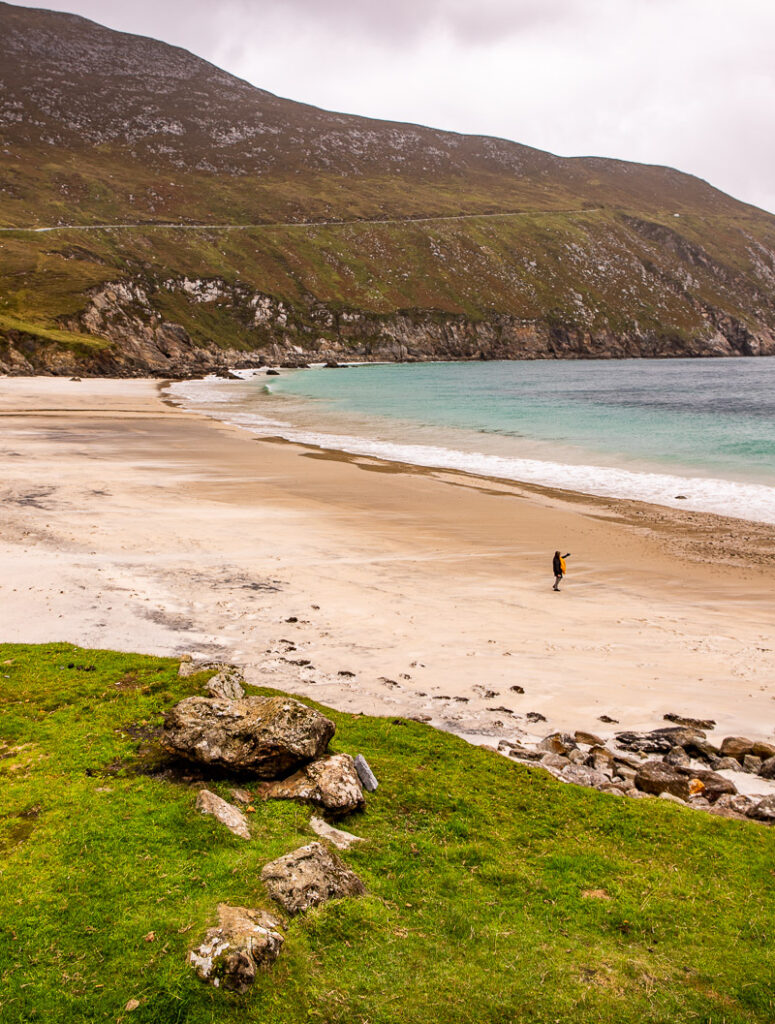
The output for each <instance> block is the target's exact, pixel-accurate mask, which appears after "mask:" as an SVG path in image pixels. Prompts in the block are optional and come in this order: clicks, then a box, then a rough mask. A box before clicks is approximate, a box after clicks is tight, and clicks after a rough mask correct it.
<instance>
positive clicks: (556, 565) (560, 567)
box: [552, 551, 570, 590]
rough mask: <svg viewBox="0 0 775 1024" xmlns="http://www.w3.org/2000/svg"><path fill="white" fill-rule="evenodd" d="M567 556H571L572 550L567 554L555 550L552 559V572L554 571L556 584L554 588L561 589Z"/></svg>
mask: <svg viewBox="0 0 775 1024" xmlns="http://www.w3.org/2000/svg"><path fill="white" fill-rule="evenodd" d="M566 558H570V551H569V552H568V554H567V555H561V554H560V552H559V551H555V553H554V558H553V559H552V572H553V573H554V586H553V587H552V590H559V589H560V583H561V581H562V578H563V576H564V575H565V559H566Z"/></svg>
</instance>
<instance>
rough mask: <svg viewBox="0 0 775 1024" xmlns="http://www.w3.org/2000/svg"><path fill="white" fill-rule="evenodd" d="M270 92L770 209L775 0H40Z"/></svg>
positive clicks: (774, 158) (774, 198)
mask: <svg viewBox="0 0 775 1024" xmlns="http://www.w3.org/2000/svg"><path fill="white" fill-rule="evenodd" d="M20 6H27V7H38V6H46V7H48V8H50V9H54V10H60V11H70V12H72V13H74V14H82V15H84V16H86V17H89V18H92V19H94V20H95V21H99V22H101V23H102V24H104V25H108V26H110V27H111V28H117V29H121V30H123V31H126V32H136V33H139V34H141V35H150V36H155V37H156V38H158V39H163V40H164V41H165V42H169V43H174V44H176V45H178V46H183V47H185V48H186V49H189V50H192V51H193V52H194V53H196V54H198V55H200V56H202V57H205V58H206V59H208V60H210V61H212V62H213V63H214V64H218V65H219V66H220V67H222V68H225V69H226V70H227V71H230V72H232V73H233V74H235V75H238V76H240V77H241V78H246V79H247V80H248V81H250V82H252V83H253V84H254V85H258V86H260V87H261V88H264V89H269V90H270V91H271V92H274V93H277V94H279V95H281V96H287V97H290V98H291V99H295V100H303V101H304V102H307V103H314V104H315V105H317V106H321V107H326V108H328V109H331V110H340V111H345V112H347V113H355V114H365V115H370V116H372V117H380V118H388V119H391V120H398V121H414V122H419V123H421V124H427V125H432V126H433V127H437V128H447V129H452V130H455V131H461V132H472V133H476V134H487V135H497V136H501V137H504V138H509V139H514V140H516V141H518V142H523V143H526V144H527V145H531V146H536V147H538V148H539V149H547V150H550V151H551V152H553V153H559V154H562V155H563V156H586V155H590V154H594V155H599V156H612V157H621V158H623V159H626V160H640V161H643V162H646V163H660V164H670V165H671V166H674V167H678V168H680V169H681V170H684V171H690V172H691V173H693V174H697V175H699V176H700V177H702V178H706V179H707V180H708V181H710V182H711V183H712V184H714V185H716V186H718V187H719V188H722V189H724V190H725V191H727V192H730V193H731V194H732V195H734V196H736V197H738V198H740V199H745V200H747V201H748V202H752V203H755V204H757V205H758V206H762V207H764V208H766V209H769V210H771V211H773V212H775V130H774V129H775V124H774V122H775V116H774V115H775V56H774V54H775V0H223V2H219V0H131V2H129V3H128V2H127V0H61V2H60V0H48V3H45V4H40V3H25V4H21V5H20Z"/></svg>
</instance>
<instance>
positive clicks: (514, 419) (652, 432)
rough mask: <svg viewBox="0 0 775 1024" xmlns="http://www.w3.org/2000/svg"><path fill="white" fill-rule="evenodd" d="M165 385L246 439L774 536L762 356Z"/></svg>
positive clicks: (768, 375) (772, 436) (774, 470)
mask: <svg viewBox="0 0 775 1024" xmlns="http://www.w3.org/2000/svg"><path fill="white" fill-rule="evenodd" d="M242 376H243V378H244V379H242V380H240V381H224V380H220V379H216V378H208V379H207V380H203V381H187V382H183V383H179V384H175V385H173V394H175V395H176V396H177V397H178V399H179V400H182V401H183V403H184V404H185V405H186V406H187V407H189V408H192V409H196V410H198V411H200V412H202V413H204V414H206V415H210V416H214V417H216V418H219V419H223V420H226V421H228V422H231V423H234V424H236V425H238V426H240V427H243V428H244V429H247V430H251V431H253V432H254V433H255V434H256V435H258V436H274V437H277V436H279V437H284V438H286V439H288V440H291V441H297V442H301V443H304V444H309V445H317V446H320V447H323V448H329V449H337V450H342V451H347V452H352V453H355V454H361V455H370V456H375V457H378V458H381V459H387V460H390V461H398V462H406V463H412V464H415V465H423V466H433V467H443V468H449V469H456V470H463V471H466V472H469V473H475V474H480V475H485V476H495V477H501V478H504V479H508V480H519V481H524V482H528V483H534V484H541V485H545V486H550V487H561V488H566V489H569V490H574V491H580V492H582V493H586V494H595V495H603V496H607V497H618V498H634V499H638V500H642V501H647V502H653V503H656V504H660V505H667V506H670V507H674V508H684V509H692V510H696V511H702V512H716V513H720V514H722V515H729V516H735V517H739V518H743V519H751V520H756V521H760V522H768V523H775V359H770V360H768V359H714V360H686V359H680V360H679V359H676V360H673V359H670V360H667V359H665V360H663V359H660V360H616V361H601V360H578V361H576V360H574V361H502V362H501V361H497V362H475V363H470V362H469V363H414V364H389V365H385V364H369V365H361V366H352V367H348V368H343V369H326V368H322V367H316V368H312V369H308V370H284V371H282V372H281V375H280V376H279V377H267V376H266V375H265V374H264V373H257V374H254V373H253V372H252V371H244V372H243V373H242Z"/></svg>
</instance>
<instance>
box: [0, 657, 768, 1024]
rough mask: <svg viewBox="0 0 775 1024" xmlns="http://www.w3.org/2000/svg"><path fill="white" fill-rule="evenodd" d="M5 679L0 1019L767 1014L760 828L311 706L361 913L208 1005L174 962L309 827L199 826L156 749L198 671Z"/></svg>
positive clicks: (77, 666) (33, 665) (110, 664)
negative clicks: (336, 776)
mask: <svg viewBox="0 0 775 1024" xmlns="http://www.w3.org/2000/svg"><path fill="white" fill-rule="evenodd" d="M0 668H2V679H0V683H1V684H2V685H0V710H1V711H2V715H1V716H0V782H1V783H2V785H1V787H0V793H2V796H0V849H2V853H3V856H2V860H1V861H0V908H1V910H2V913H1V914H0V936H1V937H2V942H0V977H2V981H3V985H2V990H1V991H0V1017H1V1018H2V1020H3V1022H4V1024H21V1022H25V1024H27V1022H31V1021H46V1022H50V1024H65V1022H67V1024H69V1022H73V1024H74V1022H76V1021H78V1022H81V1021H85V1020H95V1021H96V1020H111V1021H115V1020H124V1021H141V1022H142V1021H144V1022H154V1024H172V1022H184V1021H185V1022H188V1024H195V1022H215V1021H218V1022H224V1024H228V1022H231V1021H234V1022H237V1021H240V1022H242V1021H255V1022H261V1024H281V1022H287V1024H298V1022H299V1021H320V1022H326V1024H337V1022H341V1024H352V1022H361V1024H366V1022H373V1024H376V1022H379V1024H390V1022H399V1021H401V1022H403V1021H407V1020H410V1021H412V1022H413V1024H496V1022H497V1024H506V1022H509V1024H522V1022H524V1024H528V1022H535V1024H539V1022H540V1024H543V1022H546V1021H556V1020H563V1021H565V1020H576V1019H578V1020H583V1021H595V1022H599V1024H614V1022H615V1024H657V1022H660V1024H661V1022H667V1021H670V1022H671V1024H682V1022H690V1021H707V1022H713V1024H716V1022H718V1024H721V1022H722V1021H723V1022H725V1024H753V1022H761V1024H765V1022H769V1021H771V1020H772V1019H773V1015H774V1014H775V994H774V993H773V987H772V977H773V970H774V969H775V962H774V959H773V958H774V954H773V950H774V949H775V943H773V935H772V926H773V921H772V913H771V907H772V901H773V897H775V892H774V891H773V889H774V883H773V873H772V861H773V852H774V851H773V844H774V843H775V832H773V830H772V829H769V828H767V827H765V826H762V825H758V824H752V823H746V822H740V821H730V820H726V819H721V818H715V817H713V816H710V815H707V814H702V813H697V812H696V811H693V810H691V809H688V808H682V807H677V806H675V805H673V804H670V803H667V802H665V801H662V800H655V799H651V800H649V799H644V800H627V799H624V798H615V797H612V796H608V795H605V794H601V793H597V792H595V791H593V790H587V789H582V788H579V787H575V786H567V785H563V784H562V783H560V782H557V781H556V780H554V779H553V778H551V777H550V776H549V775H548V774H546V773H545V772H543V771H542V770H540V769H531V768H528V767H524V766H521V765H517V764H514V763H512V762H510V761H508V760H507V759H506V758H504V757H502V756H501V755H499V754H496V753H493V752H490V751H487V750H483V749H478V748H473V747H470V746H469V745H467V744H466V743H464V741H462V740H460V739H458V738H456V737H454V736H451V735H448V734H443V733H439V732H436V731H435V730H433V729H431V728H430V727H428V726H425V725H420V724H418V723H415V722H408V721H405V720H402V719H395V720H393V719H379V718H369V717H364V716H351V715H348V714H338V713H336V712H331V711H329V710H327V709H326V712H325V713H326V714H327V715H330V717H331V718H333V719H334V720H335V722H336V725H337V733H336V736H335V738H334V740H333V744H332V749H334V750H336V751H347V752H351V753H353V754H355V753H357V752H362V753H364V754H365V755H366V757H367V758H368V760H369V762H370V764H371V765H372V767H373V768H374V770H375V772H376V774H377V776H378V778H379V780H380V786H379V789H378V790H377V792H376V793H373V794H370V795H369V796H368V801H367V807H366V810H365V811H364V812H363V813H356V814H352V815H350V816H349V817H348V818H346V819H345V820H344V821H343V822H342V827H344V828H347V829H348V830H350V831H352V832H354V833H355V834H356V835H359V836H361V837H363V838H364V839H365V840H366V842H365V843H363V844H362V845H361V846H359V847H357V848H353V849H351V850H348V851H347V852H346V853H345V854H343V857H344V859H345V860H346V862H347V863H348V865H349V866H350V867H351V868H352V869H353V870H354V871H356V872H357V873H358V875H359V876H360V877H361V878H362V879H363V880H364V882H365V883H366V886H367V890H368V891H367V895H366V896H365V897H362V898H359V899H354V900H346V901H334V902H331V903H328V904H325V905H323V906H320V907H318V908H316V909H314V910H311V911H309V912H307V913H306V914H304V915H302V916H300V917H297V918H293V919H292V920H291V921H290V923H289V925H288V929H287V932H286V942H285V946H284V948H283V951H282V953H281V955H280V958H279V960H278V961H277V963H276V964H275V965H274V967H273V968H272V969H271V972H270V973H267V974H264V975H261V976H259V978H258V980H257V982H256V984H255V986H254V988H253V990H252V991H251V992H250V993H249V994H248V995H245V996H235V995H231V994H229V993H225V992H220V991H217V990H214V989H212V988H210V987H208V986H206V985H204V984H203V983H202V982H200V981H199V980H198V979H197V978H196V976H195V974H194V973H193V971H192V970H191V968H190V967H189V966H188V965H187V964H186V962H185V954H186V951H187V950H188V949H189V948H191V947H192V946H194V945H197V944H198V943H199V942H200V941H201V938H202V936H203V934H204V930H205V929H206V927H207V926H208V925H209V924H212V922H213V920H214V919H215V909H216V905H217V903H218V902H221V901H226V902H231V903H234V904H237V905H241V906H252V907H262V906H263V907H267V908H269V907H270V906H271V903H270V901H269V899H268V896H267V893H266V892H265V891H264V889H263V885H262V883H261V880H260V870H261V867H262V865H263V864H265V863H266V862H267V861H269V860H271V859H273V858H274V857H276V856H278V855H281V854H283V853H286V852H288V851H290V850H292V849H294V848H296V847H297V846H299V845H302V844H304V843H307V842H310V841H311V840H312V839H314V834H313V833H312V832H311V830H310V828H309V824H308V821H309V815H310V810H309V808H306V807H304V806H300V805H297V804H291V803H286V802H282V801H268V802H266V803H262V802H261V801H260V800H259V799H256V800H255V805H254V806H255V813H253V814H251V815H250V823H251V831H252V833H253V836H254V838H253V840H252V841H250V842H249V843H248V842H245V841H244V840H242V839H239V838H236V837H234V836H233V835H231V833H229V832H228V831H227V830H226V829H225V828H224V827H223V826H221V825H219V824H218V823H217V822H215V821H214V819H212V818H204V817H203V816H202V815H200V814H199V813H198V812H197V811H196V810H195V806H194V805H195V799H196V792H197V784H196V780H191V779H188V778H187V776H186V773H185V772H182V773H181V772H180V771H175V770H172V769H171V767H170V765H169V764H168V763H167V762H166V761H165V759H164V755H162V754H161V752H160V751H159V750H158V749H157V747H156V746H155V743H156V741H155V736H156V734H157V730H158V726H159V725H160V723H161V716H162V713H163V712H164V711H165V710H166V709H168V708H169V707H170V706H171V705H172V704H173V703H174V702H175V701H177V700H179V699H181V698H182V697H185V696H187V695H189V694H190V693H192V692H199V691H200V690H201V686H202V684H203V682H204V680H205V679H206V678H207V675H206V674H201V673H200V674H199V675H195V676H192V677H189V678H188V679H180V678H178V675H177V668H178V663H177V662H174V661H171V660H165V659H159V658H147V657H141V656H138V655H131V654H118V653H113V652H107V651H86V650H80V649H78V648H75V647H72V646H70V645H68V644H51V645H47V646H44V647H23V646H18V645H4V646H0ZM262 692H271V691H262ZM241 784H243V785H246V786H247V788H248V789H249V790H252V789H253V788H254V787H253V786H252V785H251V783H250V782H249V781H245V780H243V782H242V783H241ZM233 785H234V782H233V781H231V780H229V779H228V778H223V779H221V780H217V779H216V780H211V781H210V782H208V786H210V787H211V788H212V789H215V790H217V791H218V792H220V793H221V794H222V795H223V796H224V797H227V798H229V797H230V787H231V786H233ZM275 912H276V909H275ZM130 1001H136V1002H137V1004H138V1005H137V1006H136V1007H135V1008H134V1009H130V1010H128V1011H127V1010H126V1009H125V1007H126V1005H127V1004H128V1003H130Z"/></svg>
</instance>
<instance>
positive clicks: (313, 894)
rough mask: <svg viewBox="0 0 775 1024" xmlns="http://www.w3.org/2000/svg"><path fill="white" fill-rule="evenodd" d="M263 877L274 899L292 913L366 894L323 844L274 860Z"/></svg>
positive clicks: (316, 844)
mask: <svg viewBox="0 0 775 1024" xmlns="http://www.w3.org/2000/svg"><path fill="white" fill-rule="evenodd" d="M261 878H262V880H263V882H264V884H265V885H266V887H267V889H268V891H269V895H270V896H271V897H272V899H274V900H276V901H277V902H278V903H279V904H280V905H281V906H282V907H283V909H284V910H285V911H287V913H289V914H299V913H301V912H302V911H303V910H307V909H309V907H314V906H317V905H318V904H319V903H325V902H326V901H327V900H332V899H341V898H342V897H345V896H361V895H362V894H363V893H364V892H365V891H366V888H365V886H364V884H363V882H362V881H361V880H360V878H358V876H357V875H356V874H355V873H354V872H352V871H350V869H349V868H348V867H347V865H346V864H344V863H343V862H342V861H341V860H340V859H339V857H337V856H336V854H335V853H332V852H331V850H329V849H327V847H325V846H323V844H322V843H309V845H308V846H302V847H300V848H299V849H298V850H293V852H292V853H287V854H286V855H285V856H284V857H278V859H277V860H273V861H271V863H269V864H266V865H265V866H264V869H263V871H262V872H261Z"/></svg>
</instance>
